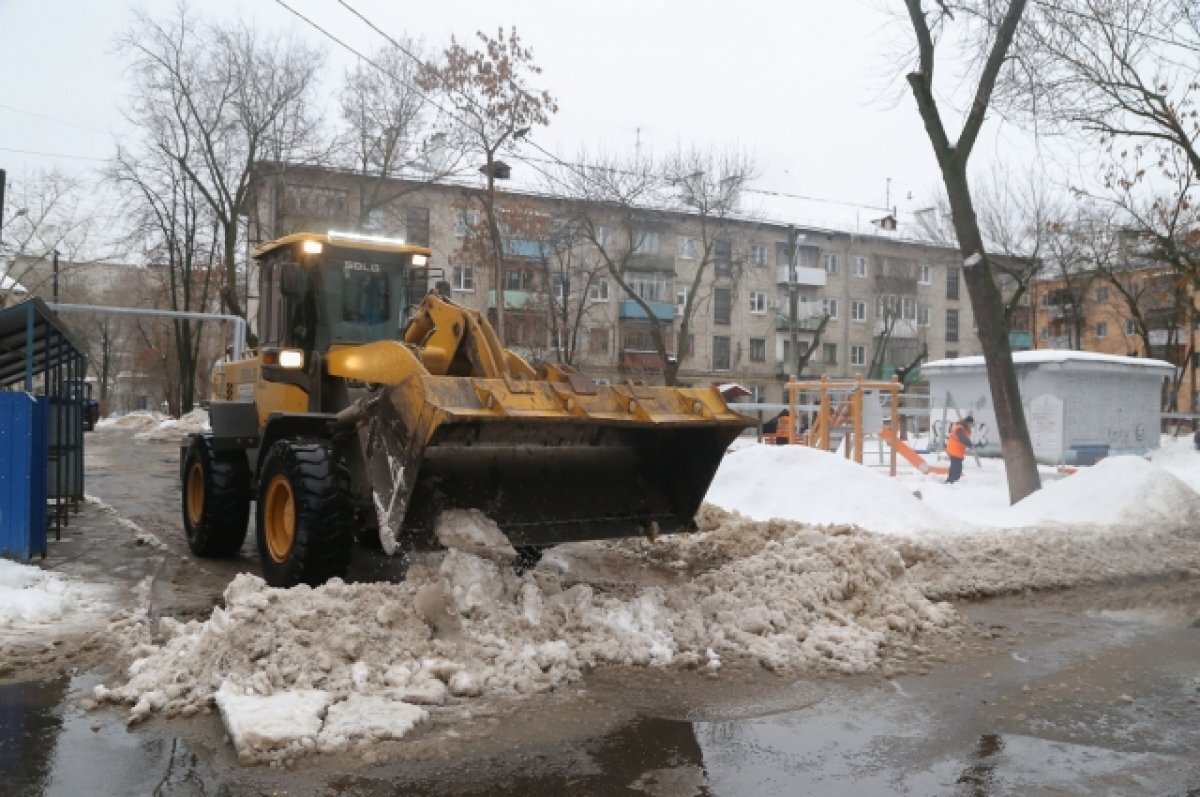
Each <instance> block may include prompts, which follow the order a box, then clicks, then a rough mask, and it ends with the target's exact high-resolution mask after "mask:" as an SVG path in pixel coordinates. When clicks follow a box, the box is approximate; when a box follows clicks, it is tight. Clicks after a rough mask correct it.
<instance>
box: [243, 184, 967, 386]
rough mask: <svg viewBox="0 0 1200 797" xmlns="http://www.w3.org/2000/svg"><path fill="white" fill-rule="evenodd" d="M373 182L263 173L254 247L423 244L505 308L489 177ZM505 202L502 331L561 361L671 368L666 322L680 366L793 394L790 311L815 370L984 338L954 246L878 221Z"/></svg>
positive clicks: (608, 376)
mask: <svg viewBox="0 0 1200 797" xmlns="http://www.w3.org/2000/svg"><path fill="white" fill-rule="evenodd" d="M367 182H368V181H367V180H366V179H365V178H362V177H360V176H358V175H355V174H352V173H346V172H339V171H335V170H329V169H321V168H312V167H289V168H287V169H286V170H276V171H274V172H273V173H272V174H271V176H269V177H263V178H260V180H259V181H258V184H257V185H256V191H255V192H254V195H253V197H252V200H251V202H250V204H249V207H248V208H247V213H248V215H249V217H250V224H249V229H250V237H251V241H250V243H251V246H254V245H257V244H258V243H261V242H264V241H268V240H271V239H273V238H276V237H279V236H282V235H286V234H289V233H292V232H298V231H301V230H312V231H319V232H324V231H326V230H339V231H346V232H356V233H363V234H373V235H384V236H389V237H400V238H404V239H405V240H407V241H409V242H412V243H417V244H422V245H427V246H430V247H431V248H432V250H433V257H432V266H433V270H432V272H431V276H430V287H432V284H433V283H434V282H435V281H437V280H440V279H445V281H447V282H449V283H450V288H451V291H452V295H453V297H454V299H455V300H457V301H459V302H460V303H462V304H464V305H466V306H469V307H472V308H474V309H477V310H480V311H484V312H488V313H489V314H490V316H491V317H492V319H493V323H496V292H495V290H494V288H493V284H494V282H493V280H494V279H495V274H494V272H493V267H492V266H490V265H488V259H487V257H486V249H487V247H486V245H482V244H483V243H486V242H481V241H480V240H478V238H479V231H480V230H481V228H482V227H483V224H484V220H483V219H482V218H481V217H482V210H481V208H480V205H479V203H478V202H477V201H476V200H475V199H474V197H473V195H474V194H477V193H478V189H477V188H473V187H466V186H458V185H448V184H420V183H408V182H405V181H400V180H391V181H386V189H387V190H385V191H383V192H380V190H379V181H370V182H371V185H370V186H369V190H368V186H367V185H366V183H367ZM381 193H383V194H384V195H386V196H388V197H390V199H389V200H388V201H386V202H383V203H379V202H375V203H374V204H372V205H371V206H369V207H368V205H367V203H366V200H365V197H368V196H371V197H377V196H379V195H380V194H381ZM496 207H497V208H498V209H500V211H501V212H499V213H498V215H499V216H500V218H501V224H500V226H502V227H503V237H504V246H503V249H504V256H503V258H502V263H503V271H502V273H503V279H504V291H503V294H504V339H505V344H506V345H507V346H509V347H511V348H513V349H515V350H516V351H518V352H519V353H521V354H523V355H525V356H526V357H529V358H531V359H534V360H538V359H553V360H559V361H568V362H570V363H571V364H573V365H575V366H576V367H578V368H579V369H580V370H582V371H583V372H584V373H586V374H587V375H589V376H591V377H592V378H594V379H597V380H607V381H619V380H625V379H641V380H644V381H647V382H650V383H655V382H661V381H662V379H663V377H664V373H665V371H666V366H667V363H666V362H664V360H663V357H662V353H661V351H660V350H659V348H658V346H656V345H655V327H656V325H657V328H658V329H659V330H661V331H662V332H663V333H664V337H665V339H666V341H667V352H668V357H673V356H678V374H677V378H678V380H679V381H681V382H685V383H691V384H720V383H729V382H736V383H738V384H741V385H742V386H744V387H746V388H747V389H748V390H749V391H750V393H751V396H750V397H749V399H748V400H759V401H772V402H777V401H780V400H781V399H782V396H783V384H784V382H785V381H786V380H787V378H788V376H789V375H790V372H791V371H793V370H794V368H793V367H790V366H789V363H793V362H794V358H793V357H792V356H791V345H792V340H793V331H792V330H793V327H794V328H795V335H794V339H795V340H796V344H797V346H799V347H801V349H800V351H801V353H803V352H805V351H807V350H809V349H810V348H811V349H812V352H811V355H810V359H809V361H808V364H807V366H806V368H805V370H804V373H803V376H804V377H805V378H813V377H816V376H819V375H823V374H827V375H829V376H831V377H850V376H853V375H855V374H861V375H863V376H864V377H868V376H870V377H874V378H885V379H886V378H888V377H890V376H891V375H892V374H893V373H895V372H896V371H897V369H904V368H906V367H907V366H910V365H912V364H913V363H914V362H915V361H916V360H917V359H918V358H919V356H920V355H921V354H925V355H926V356H927V357H929V358H931V359H939V358H944V357H957V356H961V355H970V354H978V353H980V349H979V344H978V340H977V338H976V335H975V332H974V318H973V315H972V312H971V306H970V301H969V299H968V296H967V291H966V286H965V284H963V282H962V279H961V276H962V275H961V257H960V255H959V254H958V252H957V250H954V249H950V248H947V247H944V246H938V245H932V244H927V243H921V242H917V241H911V240H904V239H902V238H898V237H896V235H895V234H894V233H887V232H883V231H880V232H879V233H878V234H874V235H864V234H859V233H849V232H844V231H839V230H833V229H817V228H802V227H794V228H792V227H789V225H787V224H783V223H772V222H765V221H761V220H754V219H746V218H721V219H714V218H712V217H703V216H702V215H700V214H696V213H682V212H678V211H669V210H658V209H648V208H647V209H641V208H635V209H630V208H621V207H617V206H614V205H612V204H611V203H603V202H585V201H581V200H579V199H574V198H565V197H557V196H547V195H538V194H530V193H520V192H505V193H502V194H500V195H498V198H497V202H496ZM581 230H582V232H581ZM600 248H603V250H604V251H603V252H600V251H599V249H600ZM793 251H794V259H793ZM792 265H794V266H795V267H794V269H793V268H792V267H791V266H792ZM439 269H440V271H439ZM698 269H702V270H703V271H702V274H703V276H702V278H701V279H700V280H699V281H697V280H696V278H695V277H696V274H697V270H698ZM618 277H619V279H618ZM622 282H623V283H624V285H625V286H626V287H622V285H621V283H622ZM251 284H252V285H253V284H254V280H253V279H251ZM627 288H628V290H627ZM630 291H632V292H633V293H636V294H637V295H638V297H640V299H641V301H636V300H635V299H634V298H633V297H632V296H631V295H630ZM793 291H794V292H795V295H796V302H795V305H796V310H795V312H794V314H793V311H792V301H791V295H792V292H793ZM689 294H691V295H689ZM253 300H254V297H253V296H251V302H250V305H251V309H253V304H254V302H253ZM252 315H253V313H252ZM651 316H653V320H651ZM826 316H828V318H827V319H826ZM685 322H686V323H685Z"/></svg>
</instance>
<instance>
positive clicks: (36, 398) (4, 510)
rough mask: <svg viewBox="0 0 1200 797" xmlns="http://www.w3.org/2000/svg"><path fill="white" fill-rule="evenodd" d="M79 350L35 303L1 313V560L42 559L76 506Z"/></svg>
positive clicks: (79, 484)
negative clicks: (50, 536) (50, 535)
mask: <svg viewBox="0 0 1200 797" xmlns="http://www.w3.org/2000/svg"><path fill="white" fill-rule="evenodd" d="M86 366H87V360H86V357H85V356H84V353H83V349H82V348H81V347H80V346H79V344H78V343H77V342H76V340H75V339H74V338H73V337H72V335H71V333H70V332H69V331H68V330H67V328H66V327H65V326H64V325H63V323H62V321H61V320H60V319H59V318H58V316H57V315H56V314H55V313H54V312H53V311H51V310H50V308H49V307H47V306H46V303H45V302H43V301H42V300H41V299H37V298H33V299H27V300H26V301H23V302H21V303H19V304H16V305H13V306H12V307H8V308H4V309H0V438H2V439H0V453H2V454H3V456H0V518H3V519H4V520H5V522H0V554H3V555H6V556H9V557H11V558H17V559H28V558H29V556H30V555H32V554H33V553H41V554H43V555H44V554H45V552H46V542H45V541H46V536H47V534H46V532H47V528H48V522H53V524H54V529H55V537H56V539H59V538H61V536H62V533H61V530H62V527H63V526H64V525H67V524H68V523H69V522H70V517H69V510H70V509H74V510H75V511H78V509H79V504H80V502H81V501H82V500H83V411H84V407H83V399H82V390H81V389H80V387H81V386H82V384H83V380H84V376H85V373H86Z"/></svg>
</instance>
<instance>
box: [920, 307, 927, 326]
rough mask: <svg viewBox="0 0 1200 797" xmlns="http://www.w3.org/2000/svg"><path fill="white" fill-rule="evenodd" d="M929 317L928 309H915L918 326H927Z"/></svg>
mask: <svg viewBox="0 0 1200 797" xmlns="http://www.w3.org/2000/svg"><path fill="white" fill-rule="evenodd" d="M929 316H930V312H929V308H928V307H918V308H917V323H918V324H920V325H921V326H923V327H927V326H929Z"/></svg>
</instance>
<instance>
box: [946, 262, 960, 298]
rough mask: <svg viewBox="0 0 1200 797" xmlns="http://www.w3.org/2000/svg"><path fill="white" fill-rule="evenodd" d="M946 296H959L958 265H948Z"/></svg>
mask: <svg viewBox="0 0 1200 797" xmlns="http://www.w3.org/2000/svg"><path fill="white" fill-rule="evenodd" d="M946 298H947V299H957V298H958V266H946Z"/></svg>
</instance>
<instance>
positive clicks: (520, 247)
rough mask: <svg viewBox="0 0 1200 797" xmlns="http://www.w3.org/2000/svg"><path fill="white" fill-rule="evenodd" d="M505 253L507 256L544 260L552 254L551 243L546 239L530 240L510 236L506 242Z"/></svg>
mask: <svg viewBox="0 0 1200 797" xmlns="http://www.w3.org/2000/svg"><path fill="white" fill-rule="evenodd" d="M504 254H505V255H506V256H507V257H524V258H528V259H530V260H544V259H546V258H547V257H549V256H550V245H549V244H548V243H546V242H545V241H530V240H523V239H521V238H509V239H508V240H506V241H505V242H504Z"/></svg>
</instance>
